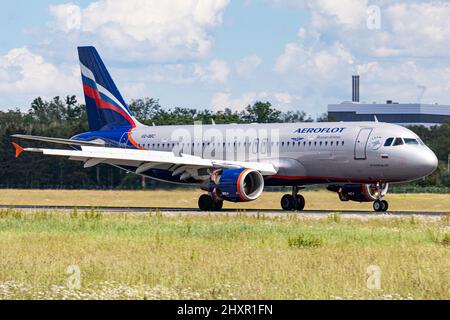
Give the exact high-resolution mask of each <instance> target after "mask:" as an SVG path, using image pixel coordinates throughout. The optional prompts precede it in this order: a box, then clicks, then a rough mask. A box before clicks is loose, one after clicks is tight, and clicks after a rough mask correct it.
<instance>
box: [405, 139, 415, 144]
mask: <svg viewBox="0 0 450 320" xmlns="http://www.w3.org/2000/svg"><path fill="white" fill-rule="evenodd" d="M403 140H405V144H419V142H417V140H416V139H411V138H405V139H403Z"/></svg>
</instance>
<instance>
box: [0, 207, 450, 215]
mask: <svg viewBox="0 0 450 320" xmlns="http://www.w3.org/2000/svg"><path fill="white" fill-rule="evenodd" d="M0 209H19V210H27V211H29V210H58V211H72V210H74V209H77V210H81V211H84V210H91V209H95V210H99V211H102V212H105V213H130V214H133V213H135V214H136V213H149V212H150V210H151V211H152V212H155V211H158V212H160V213H162V214H178V215H188V214H194V215H195V214H199V215H202V214H208V213H209V214H223V213H225V214H226V213H231V214H238V213H246V214H256V213H262V214H269V215H287V214H289V213H293V212H288V211H283V210H281V209H280V210H273V209H242V210H236V209H222V210H221V211H212V212H205V211H200V210H199V209H198V208H168V207H114V206H101V207H92V206H45V205H0ZM298 213H299V214H305V215H315V216H320V215H325V216H326V215H328V214H330V213H340V214H343V215H348V216H352V215H354V216H385V215H390V216H424V217H426V216H430V217H431V216H433V217H439V216H447V215H450V212H423V211H389V212H387V213H380V212H374V211H357V210H347V211H342V210H304V211H300V212H298Z"/></svg>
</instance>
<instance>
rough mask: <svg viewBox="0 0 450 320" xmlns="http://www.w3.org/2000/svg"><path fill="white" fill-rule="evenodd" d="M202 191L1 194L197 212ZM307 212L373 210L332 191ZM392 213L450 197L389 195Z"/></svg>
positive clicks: (257, 205) (25, 200)
mask: <svg viewBox="0 0 450 320" xmlns="http://www.w3.org/2000/svg"><path fill="white" fill-rule="evenodd" d="M200 194H201V191H196V190H189V189H180V190H174V191H160V190H156V191H91V190H87V191H86V190H9V189H6V190H0V204H3V205H20V204H23V205H25V204H26V205H29V204H31V205H68V206H71V205H73V206H77V205H78V206H82V205H87V206H105V205H106V206H138V207H149V208H156V207H174V208H197V200H198V197H199V196H200ZM302 194H303V195H304V197H305V199H306V207H305V209H306V210H337V211H339V210H369V211H371V210H372V203H357V202H341V201H339V199H338V197H337V195H336V194H335V193H332V192H329V191H305V192H302ZM282 195H283V193H280V192H264V193H263V195H262V196H261V198H260V199H258V200H256V201H253V202H251V203H245V204H242V203H238V204H233V203H229V202H225V203H224V207H225V208H236V209H280V199H281V196H282ZM386 199H387V200H388V201H389V208H390V210H394V211H438V212H450V195H449V194H441V195H440V194H388V196H387V197H386Z"/></svg>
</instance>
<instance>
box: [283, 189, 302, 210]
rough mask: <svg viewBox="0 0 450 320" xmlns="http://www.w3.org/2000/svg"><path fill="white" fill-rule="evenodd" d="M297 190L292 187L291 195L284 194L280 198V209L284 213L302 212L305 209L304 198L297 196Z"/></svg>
mask: <svg viewBox="0 0 450 320" xmlns="http://www.w3.org/2000/svg"><path fill="white" fill-rule="evenodd" d="M298 191H299V188H298V187H292V195H290V194H285V195H284V196H283V197H282V198H281V208H282V209H283V210H285V211H293V210H298V211H302V210H303V209H304V208H305V198H304V197H303V196H302V195H300V194H298Z"/></svg>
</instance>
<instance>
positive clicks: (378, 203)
mask: <svg viewBox="0 0 450 320" xmlns="http://www.w3.org/2000/svg"><path fill="white" fill-rule="evenodd" d="M383 207H384V205H383V203H382V201H380V200H377V201H375V202H374V203H373V210H375V211H376V212H381V211H383Z"/></svg>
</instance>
